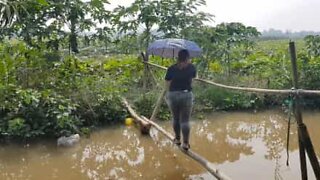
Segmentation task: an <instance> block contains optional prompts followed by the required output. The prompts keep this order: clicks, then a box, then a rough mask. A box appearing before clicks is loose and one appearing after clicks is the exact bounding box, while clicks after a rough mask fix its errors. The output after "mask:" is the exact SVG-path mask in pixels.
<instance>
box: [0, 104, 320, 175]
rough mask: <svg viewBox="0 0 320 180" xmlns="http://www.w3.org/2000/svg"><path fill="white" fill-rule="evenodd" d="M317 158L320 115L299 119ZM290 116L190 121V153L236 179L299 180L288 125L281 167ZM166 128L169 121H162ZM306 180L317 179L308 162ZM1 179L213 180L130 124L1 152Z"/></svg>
mask: <svg viewBox="0 0 320 180" xmlns="http://www.w3.org/2000/svg"><path fill="white" fill-rule="evenodd" d="M303 118H304V121H305V123H306V125H307V127H308V130H309V133H310V136H311V139H312V141H313V145H314V148H315V151H316V154H317V155H318V156H320V131H319V129H320V119H319V118H320V112H314V111H308V112H304V113H303ZM287 119H288V116H287V115H286V114H284V113H283V112H281V111H280V110H266V111H260V112H259V111H258V112H215V113H212V114H210V115H207V116H206V118H205V119H204V120H193V121H192V122H191V126H192V130H191V148H192V149H193V150H194V151H195V152H197V153H199V154H200V155H202V156H203V157H205V158H207V159H208V160H209V161H211V162H212V163H213V165H214V166H215V167H216V168H218V169H219V170H221V171H222V172H223V173H225V174H227V175H228V176H229V177H231V178H232V179H235V180H272V179H277V180H278V179H279V180H280V179H288V180H298V179H300V177H301V176H300V165H299V151H298V145H297V142H298V141H297V130H296V125H295V124H293V125H292V126H291V130H292V131H291V136H290V147H289V153H290V158H289V166H286V159H287V155H286V134H287ZM160 125H161V126H163V127H165V129H167V130H169V131H170V132H172V130H171V125H170V122H169V121H168V122H160ZM308 174H309V179H315V177H314V175H313V172H312V168H311V166H310V164H309V163H308ZM0 179H1V180H4V179H5V180H6V179H10V180H11V179H24V180H25V179H30V180H33V179H35V180H47V179H66V180H69V179H77V180H80V179H97V180H98V179H99V180H100V179H123V180H124V179H146V180H149V179H152V180H153V179H154V180H164V179H169V180H171V179H172V180H179V179H194V180H197V179H205V180H210V179H214V178H213V177H212V176H211V175H210V174H208V173H207V172H206V170H205V169H203V168H202V167H201V166H200V165H199V164H197V163H196V162H194V161H193V160H192V159H190V158H189V157H187V156H185V155H184V154H183V153H181V152H180V151H179V150H178V148H177V147H175V146H174V145H172V144H171V142H170V141H168V140H167V139H166V138H165V137H164V136H162V135H161V134H159V133H158V132H157V131H156V130H151V137H149V136H143V135H141V134H140V132H139V130H138V129H137V128H135V127H134V126H129V127H128V126H124V125H119V126H113V127H109V128H104V129H101V130H98V131H96V132H93V133H92V134H91V136H90V138H82V139H81V141H80V143H79V144H77V145H76V146H74V147H71V148H58V147H56V144H55V143H54V142H42V141H41V142H37V143H31V144H24V145H17V144H6V145H1V147H0Z"/></svg>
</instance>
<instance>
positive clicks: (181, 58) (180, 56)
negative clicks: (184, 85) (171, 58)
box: [178, 49, 190, 62]
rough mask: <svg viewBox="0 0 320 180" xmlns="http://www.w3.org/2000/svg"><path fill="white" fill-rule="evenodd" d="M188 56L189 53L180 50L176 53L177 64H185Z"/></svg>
mask: <svg viewBox="0 0 320 180" xmlns="http://www.w3.org/2000/svg"><path fill="white" fill-rule="evenodd" d="M189 57H190V54H189V51H188V50H186V49H182V50H180V51H179V53H178V62H185V61H187V60H188V59H189Z"/></svg>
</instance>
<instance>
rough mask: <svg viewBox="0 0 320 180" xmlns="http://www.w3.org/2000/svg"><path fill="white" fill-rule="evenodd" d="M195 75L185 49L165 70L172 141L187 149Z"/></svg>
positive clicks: (188, 145) (188, 146)
mask: <svg viewBox="0 0 320 180" xmlns="http://www.w3.org/2000/svg"><path fill="white" fill-rule="evenodd" d="M195 77H196V68H195V66H194V65H193V64H191V62H190V55H189V52H188V51H187V50H185V49H183V50H180V51H179V53H178V60H177V63H176V64H174V65H172V66H170V67H169V68H168V70H167V73H166V76H165V80H166V86H167V90H168V92H167V94H166V99H167V102H168V105H169V108H170V110H171V114H172V116H173V130H174V133H175V139H174V143H175V144H176V145H181V141H180V139H181V131H182V137H183V143H182V148H183V149H185V150H188V149H189V148H190V144H189V134H190V125H189V119H190V115H191V110H192V104H193V94H192V87H191V84H192V79H193V78H195Z"/></svg>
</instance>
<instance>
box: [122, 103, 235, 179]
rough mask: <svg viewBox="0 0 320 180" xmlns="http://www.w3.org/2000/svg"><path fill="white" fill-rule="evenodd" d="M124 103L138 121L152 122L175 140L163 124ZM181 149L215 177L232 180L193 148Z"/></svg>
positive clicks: (151, 123)
mask: <svg viewBox="0 0 320 180" xmlns="http://www.w3.org/2000/svg"><path fill="white" fill-rule="evenodd" d="M122 102H123V104H124V105H125V107H126V108H127V109H128V111H129V113H130V114H131V116H133V118H135V119H136V120H137V121H139V122H143V123H144V124H150V126H152V127H154V128H155V129H157V130H158V131H160V132H161V133H162V134H163V135H165V136H166V137H167V138H168V139H170V140H171V141H173V140H174V137H173V135H172V134H170V133H169V132H167V131H166V130H164V129H163V128H162V127H161V126H159V125H158V124H156V123H155V122H153V121H151V120H149V119H147V118H146V117H143V116H141V117H140V116H139V115H138V114H137V113H136V112H135V111H134V110H133V109H132V107H131V106H130V104H129V103H128V101H127V100H126V99H124V98H123V99H122ZM179 149H180V150H181V152H183V153H184V154H185V155H187V156H189V157H190V158H192V159H193V160H195V161H197V162H198V163H199V164H201V165H202V166H203V167H204V168H205V169H206V170H208V172H209V173H210V174H212V175H213V176H214V177H216V178H217V179H219V180H230V179H231V178H229V177H228V176H226V175H225V174H223V173H222V172H220V171H219V170H218V169H216V168H215V167H213V166H212V163H210V162H209V161H208V160H206V159H205V158H203V157H202V156H200V155H198V154H197V153H195V152H193V151H192V150H191V149H189V150H188V151H186V150H184V149H182V148H181V147H179Z"/></svg>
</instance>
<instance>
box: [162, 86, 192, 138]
mask: <svg viewBox="0 0 320 180" xmlns="http://www.w3.org/2000/svg"><path fill="white" fill-rule="evenodd" d="M166 100H167V103H168V106H169V108H170V110H171V114H172V116H173V130H174V133H175V135H176V138H177V139H179V140H180V133H181V130H182V136H183V142H184V143H189V134H190V125H189V119H190V115H191V111H192V104H193V94H192V92H190V91H187V92H185V91H169V92H167V95H166Z"/></svg>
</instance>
